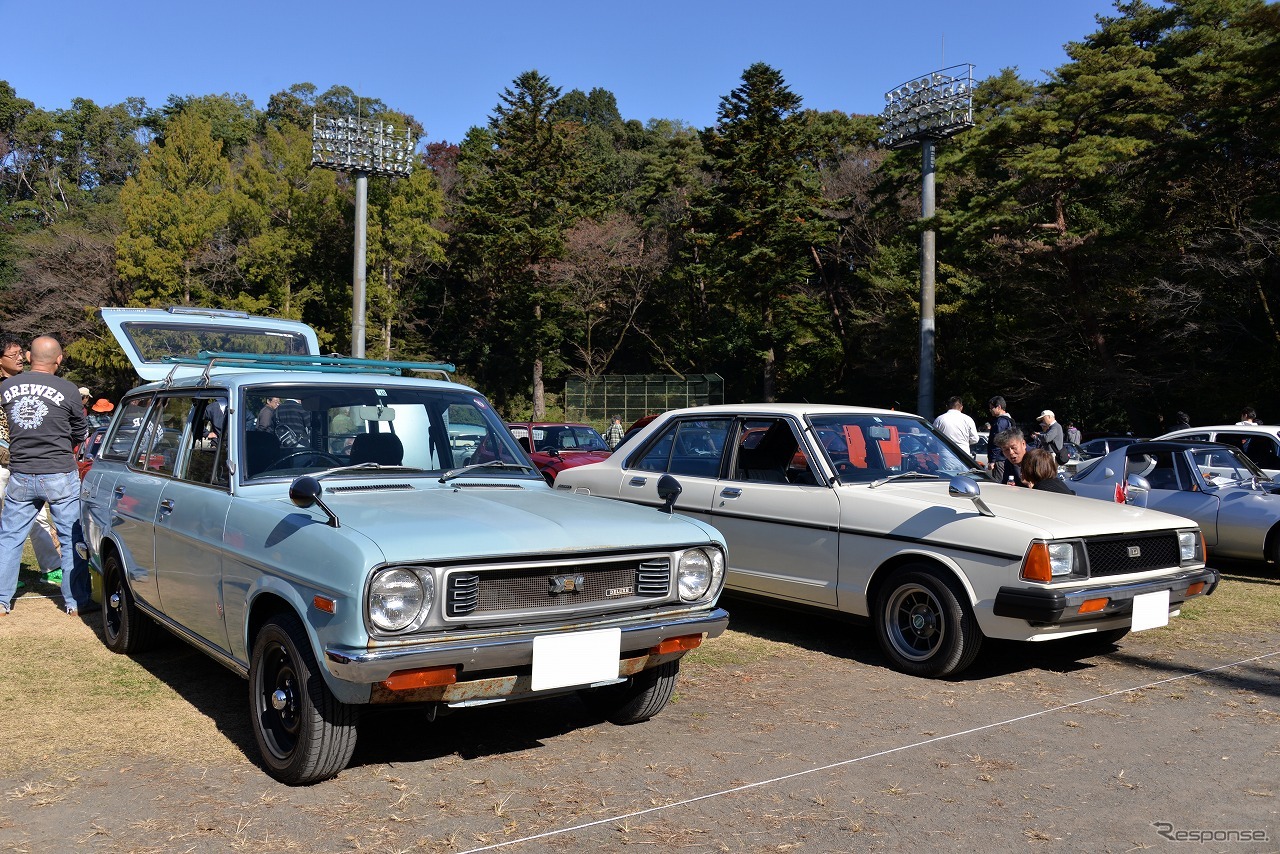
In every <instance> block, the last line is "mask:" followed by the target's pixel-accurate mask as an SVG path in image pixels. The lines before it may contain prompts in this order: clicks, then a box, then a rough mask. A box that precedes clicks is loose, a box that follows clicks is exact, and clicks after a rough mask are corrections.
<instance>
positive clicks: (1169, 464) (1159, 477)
mask: <svg viewBox="0 0 1280 854" xmlns="http://www.w3.org/2000/svg"><path fill="white" fill-rule="evenodd" d="M1124 474H1125V478H1126V479H1127V478H1128V477H1129V476H1130V475H1135V474H1136V475H1139V476H1141V477H1145V478H1146V479H1147V483H1149V484H1151V488H1152V489H1175V490H1176V489H1181V488H1182V487H1181V486H1180V485H1179V483H1178V472H1177V469H1176V468H1175V467H1174V464H1173V454H1172V453H1162V454H1135V455H1134V456H1131V457H1128V458H1126V460H1125V473H1124Z"/></svg>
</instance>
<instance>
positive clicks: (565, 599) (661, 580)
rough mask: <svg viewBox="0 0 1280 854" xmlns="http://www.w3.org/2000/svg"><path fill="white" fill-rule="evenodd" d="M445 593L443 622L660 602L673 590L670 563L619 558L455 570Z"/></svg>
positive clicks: (657, 560)
mask: <svg viewBox="0 0 1280 854" xmlns="http://www.w3.org/2000/svg"><path fill="white" fill-rule="evenodd" d="M566 587H567V588H569V589H566ZM445 590H446V596H445V616H447V617H465V616H468V615H470V614H473V613H479V614H489V615H492V614H498V613H517V612H524V611H537V610H540V609H542V608H566V607H573V606H578V605H590V604H594V603H600V602H625V601H634V600H635V599H637V598H641V599H648V598H661V597H665V596H666V595H667V594H668V593H669V592H670V590H671V560H670V558H667V557H659V558H655V557H647V558H644V559H638V558H620V559H613V560H607V561H601V562H596V563H585V562H584V563H577V564H575V563H557V564H550V565H545V566H521V567H501V566H499V567H494V568H492V569H485V570H483V571H471V570H455V571H452V572H449V573H448V574H447V577H446V581H445Z"/></svg>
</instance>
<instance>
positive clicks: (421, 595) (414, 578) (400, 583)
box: [369, 568, 435, 632]
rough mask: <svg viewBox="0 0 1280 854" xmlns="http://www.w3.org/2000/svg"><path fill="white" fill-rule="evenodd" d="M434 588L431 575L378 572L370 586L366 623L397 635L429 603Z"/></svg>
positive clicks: (405, 570) (391, 570) (398, 570)
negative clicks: (368, 622) (367, 620)
mask: <svg viewBox="0 0 1280 854" xmlns="http://www.w3.org/2000/svg"><path fill="white" fill-rule="evenodd" d="M434 587H435V582H434V581H433V580H432V577H431V576H430V575H418V573H416V572H413V571H412V570H409V569H403V568H396V569H387V570H383V571H382V572H379V573H378V574H377V575H375V576H374V577H373V581H372V582H371V583H370V584H369V621H370V622H372V623H373V624H374V625H375V626H376V627H377V628H379V629H380V630H382V631H384V632H398V631H400V630H401V629H403V628H406V627H407V626H410V625H412V624H413V622H414V620H416V619H417V618H418V614H419V613H421V612H422V610H423V608H424V607H426V606H428V605H430V604H431V596H432V593H434Z"/></svg>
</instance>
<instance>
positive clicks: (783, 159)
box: [692, 63, 832, 401]
mask: <svg viewBox="0 0 1280 854" xmlns="http://www.w3.org/2000/svg"><path fill="white" fill-rule="evenodd" d="M800 101H801V99H800V96H799V95H796V94H795V93H793V92H792V91H791V90H790V89H788V88H787V85H786V83H785V81H784V80H783V79H782V75H781V74H780V73H779V72H778V71H776V70H775V69H773V68H770V67H769V66H768V65H765V64H763V63H756V64H755V65H752V66H751V67H750V68H748V69H747V70H746V71H745V72H743V75H742V85H741V86H739V87H737V88H736V89H734V90H733V91H732V92H730V93H729V94H728V95H726V96H725V97H724V98H722V99H721V100H720V109H719V111H718V113H717V116H718V121H717V123H716V126H715V127H713V128H709V129H707V130H705V131H703V132H702V145H703V148H704V149H705V151H706V153H707V167H708V169H710V171H711V173H712V175H713V176H714V181H713V182H712V183H711V185H710V186H709V187H708V188H707V191H706V193H705V195H704V196H703V197H702V198H700V199H699V200H698V201H697V202H696V203H695V207H694V210H693V212H692V213H693V222H694V229H695V234H694V242H695V244H696V246H697V251H698V252H699V254H700V256H701V257H700V259H699V261H698V262H696V263H695V264H694V268H695V271H696V274H700V275H701V276H703V277H704V278H705V280H706V282H707V284H708V289H709V291H710V292H711V294H712V297H711V306H710V308H711V320H712V322H713V324H714V325H716V326H718V327H720V329H722V330H723V331H722V332H721V335H720V336H719V340H718V341H716V340H715V339H711V340H712V341H714V342H715V343H718V344H719V346H721V347H723V353H722V354H720V358H718V359H717V361H720V362H721V363H722V364H724V365H726V366H727V365H731V364H735V363H736V364H739V365H743V364H745V365H751V366H753V367H754V368H755V369H756V370H757V371H759V374H758V376H759V377H760V386H759V389H760V395H761V397H762V399H763V400H765V401H772V400H774V399H775V398H776V396H777V394H778V391H779V387H780V380H781V381H782V383H785V379H786V378H785V365H786V363H787V357H788V355H789V351H790V350H792V349H793V348H795V347H796V346H797V345H798V344H799V343H800V342H801V341H802V340H804V339H805V338H806V337H807V336H809V335H811V334H812V330H813V328H814V327H815V325H821V324H822V323H823V320H822V317H823V315H824V314H825V310H824V308H823V306H822V302H821V299H820V298H818V297H816V296H815V294H814V292H813V289H812V287H811V281H810V280H811V278H812V277H813V275H814V261H813V257H814V256H813V246H814V245H815V244H817V243H822V242H825V241H826V240H828V239H829V238H830V236H831V233H832V228H831V224H830V222H829V221H828V220H827V219H825V218H824V217H823V216H822V215H821V207H822V191H821V185H820V183H819V180H818V171H817V169H816V168H814V165H813V163H812V161H811V160H809V159H808V158H807V157H806V153H807V152H808V151H809V150H810V146H809V140H808V138H807V135H806V124H805V122H804V121H803V118H802V116H801V114H800V112H799V111H800ZM705 356H706V357H707V358H713V356H712V355H711V354H710V353H707V354H705Z"/></svg>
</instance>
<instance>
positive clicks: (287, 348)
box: [82, 309, 728, 784]
mask: <svg viewBox="0 0 1280 854" xmlns="http://www.w3.org/2000/svg"><path fill="white" fill-rule="evenodd" d="M101 316H102V318H103V320H104V321H105V322H106V323H107V326H108V327H109V328H110V329H111V331H112V333H113V334H114V335H115V336H116V338H117V340H119V341H120V343H121V346H123V347H124V349H125V352H126V353H127V354H128V355H129V357H130V359H131V360H132V361H133V363H134V367H135V368H136V369H137V371H138V373H139V375H140V376H142V378H143V379H144V380H150V381H151V382H150V384H149V385H145V386H142V387H140V388H137V389H134V390H133V391H131V392H130V393H129V394H128V395H126V396H125V397H124V399H123V400H122V401H121V402H120V405H119V406H118V407H117V410H116V417H115V419H114V420H113V422H112V425H111V427H110V430H109V431H108V433H107V436H106V439H105V440H104V442H103V445H102V450H101V453H100V455H99V457H98V459H97V460H96V461H95V463H94V465H93V467H92V468H91V469H90V470H89V472H88V474H87V475H86V477H85V479H84V485H83V499H84V500H83V520H82V521H83V529H84V535H85V541H86V550H87V555H88V558H89V563H90V567H91V570H92V571H93V572H94V574H95V576H96V577H95V588H100V589H101V596H100V598H101V600H102V611H103V617H104V636H105V638H106V643H107V645H108V646H109V647H110V648H111V649H113V650H115V651H117V652H121V653H134V652H138V651H141V650H142V649H143V648H144V647H145V646H146V645H147V644H148V643H150V642H151V641H153V640H154V639H155V638H156V637H157V636H158V634H159V633H158V631H157V630H158V629H159V628H160V627H163V628H165V629H168V630H169V631H170V632H172V633H173V634H176V635H177V636H178V637H180V638H182V639H183V640H185V641H187V642H189V643H191V644H193V645H194V646H196V647H197V648H199V649H201V650H203V651H204V652H206V653H207V654H209V655H210V656H212V657H213V658H215V659H216V660H218V661H220V662H221V663H223V664H224V665H226V666H227V667H230V668H231V669H232V670H234V671H236V672H237V673H240V674H241V675H242V676H245V677H247V678H248V679H249V682H250V710H249V711H250V715H251V717H252V724H253V730H254V734H255V737H256V739H257V742H258V746H259V748H260V751H261V755H262V759H263V763H264V766H265V768H266V770H267V771H268V772H269V773H270V774H271V775H272V776H274V777H276V778H277V779H279V780H282V781H284V782H286V783H295V784H301V783H310V782H314V781H317V780H322V779H325V778H327V777H331V776H333V775H335V774H337V773H338V772H339V771H341V770H342V769H343V768H344V767H345V766H346V764H347V762H348V761H349V760H350V757H351V754H352V751H353V750H354V747H355V740H356V723H357V717H358V715H357V712H358V710H359V709H360V708H361V707H362V706H365V705H368V704H374V703H414V704H421V705H422V707H423V710H424V715H426V716H428V717H434V715H435V714H436V713H437V712H439V711H441V710H444V709H456V708H462V707H467V706H475V705H481V704H487V703H494V702H502V701H507V700H518V699H529V698H536V697H546V696H552V695H556V694H562V693H568V692H578V693H579V694H580V696H581V697H582V699H583V700H584V701H585V702H587V703H588V705H589V706H591V707H592V708H593V710H595V711H596V712H597V713H598V714H600V715H601V716H603V717H605V718H607V719H609V720H612V721H614V722H616V723H634V722H638V721H643V720H646V719H648V718H649V717H651V716H652V715H654V714H656V713H657V712H658V711H660V710H661V709H662V708H663V706H664V705H665V704H666V702H667V700H668V699H669V698H670V697H671V694H672V691H673V690H674V686H675V683H676V679H677V676H678V673H679V666H680V658H681V657H682V656H683V655H684V654H685V652H687V651H688V650H690V649H692V648H694V647H696V646H697V645H698V644H699V643H700V642H701V641H702V640H703V638H704V637H715V636H717V635H719V634H720V633H722V632H723V631H724V629H725V626H726V625H727V623H728V614H726V613H725V611H724V610H722V609H720V608H718V607H717V605H716V603H717V599H718V598H719V595H720V592H721V588H722V587H723V584H724V577H725V554H724V541H723V539H722V538H721V537H720V535H719V534H718V533H717V532H716V531H715V529H713V528H712V527H710V526H708V525H706V524H703V523H701V522H698V521H695V520H692V519H689V518H686V517H684V516H680V515H678V514H672V513H671V512H670V503H671V501H674V495H675V493H676V492H677V491H678V489H679V486H678V484H676V483H675V482H674V481H669V482H668V484H667V492H668V494H669V496H670V501H669V502H668V505H667V508H666V511H667V512H662V511H661V510H655V509H652V508H641V507H635V506H631V505H626V504H622V503H620V502H616V501H605V500H601V499H599V498H590V497H584V496H577V495H571V494H566V493H563V492H561V493H556V492H554V491H553V490H552V489H551V488H550V487H548V486H547V485H546V483H545V482H544V481H543V479H542V476H541V475H540V474H539V473H538V472H537V471H536V470H535V469H534V468H533V467H532V466H531V465H530V462H529V459H528V457H527V456H526V455H525V454H524V453H523V452H522V451H521V449H520V448H519V446H518V445H516V443H515V440H514V439H512V437H511V434H510V432H508V431H507V429H506V427H505V426H504V425H503V423H502V421H501V420H500V419H499V418H498V417H497V415H496V414H495V413H494V411H493V409H492V407H491V406H490V405H489V403H488V401H486V400H485V398H484V397H483V396H482V395H481V394H480V393H479V392H477V391H475V390H474V389H471V388H468V387H467V386H464V385H460V384H457V383H452V382H447V381H442V380H435V379H426V378H422V377H419V376H407V375H404V374H412V373H415V372H423V371H436V372H440V371H447V370H451V366H446V365H425V364H417V363H400V362H375V361H369V360H363V359H360V360H357V359H343V358H336V357H321V356H318V355H317V354H318V352H319V348H318V346H317V342H316V337H315V333H314V332H313V331H312V330H311V329H310V328H309V327H307V326H305V325H303V324H301V323H295V322H290V321H283V320H278V319H274V318H263V317H251V316H248V315H245V314H241V313H235V312H219V311H212V310H206V309H169V310H159V309H102V311H101ZM460 438H465V440H466V441H460Z"/></svg>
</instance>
